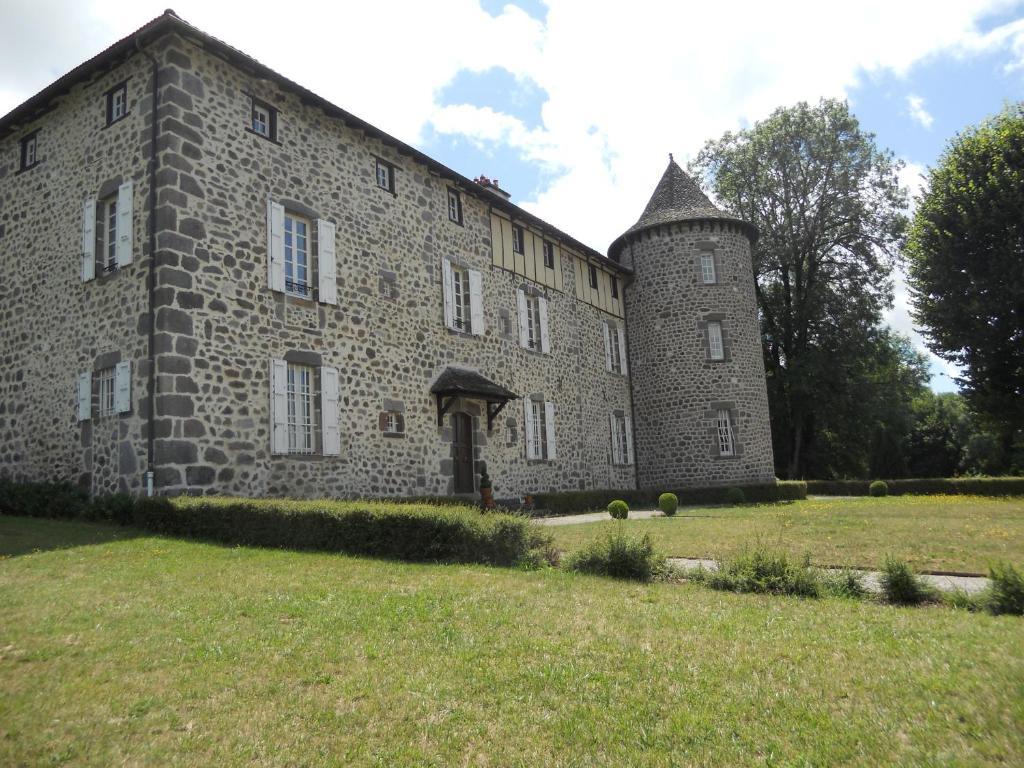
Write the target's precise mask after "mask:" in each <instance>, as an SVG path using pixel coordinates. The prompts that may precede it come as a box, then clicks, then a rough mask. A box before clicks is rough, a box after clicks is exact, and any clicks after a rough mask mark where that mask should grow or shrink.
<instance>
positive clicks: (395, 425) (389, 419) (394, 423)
mask: <svg viewBox="0 0 1024 768" xmlns="http://www.w3.org/2000/svg"><path fill="white" fill-rule="evenodd" d="M380 431H381V432H383V433H384V437H402V436H403V435H405V414H403V413H402V412H401V411H395V410H391V411H381V414H380Z"/></svg>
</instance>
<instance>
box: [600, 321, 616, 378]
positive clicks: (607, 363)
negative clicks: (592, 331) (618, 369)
mask: <svg viewBox="0 0 1024 768" xmlns="http://www.w3.org/2000/svg"><path fill="white" fill-rule="evenodd" d="M601 330H602V331H603V332H604V369H605V370H606V371H613V370H615V369H614V367H613V365H614V360H613V359H612V329H611V326H609V325H608V323H601Z"/></svg>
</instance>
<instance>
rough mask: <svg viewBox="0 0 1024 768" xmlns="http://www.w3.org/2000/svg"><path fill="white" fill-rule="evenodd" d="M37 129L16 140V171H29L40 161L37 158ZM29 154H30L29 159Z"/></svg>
mask: <svg viewBox="0 0 1024 768" xmlns="http://www.w3.org/2000/svg"><path fill="white" fill-rule="evenodd" d="M39 130H40V129H39V128H37V129H36V130H34V131H32V132H31V133H27V134H25V135H24V136H22V137H21V139H20V141H19V142H18V158H19V161H18V173H23V172H24V171H31V170H32V169H33V168H35V167H36V166H37V165H39V163H40V162H41V161H40V160H39ZM30 150H31V152H30ZM29 154H31V155H32V159H31V161H30V160H29Z"/></svg>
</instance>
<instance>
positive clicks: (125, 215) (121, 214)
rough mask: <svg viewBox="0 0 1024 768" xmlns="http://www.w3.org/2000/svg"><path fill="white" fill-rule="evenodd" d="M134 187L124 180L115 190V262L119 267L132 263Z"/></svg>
mask: <svg viewBox="0 0 1024 768" xmlns="http://www.w3.org/2000/svg"><path fill="white" fill-rule="evenodd" d="M134 190H135V187H134V186H133V185H132V182H130V181H126V182H125V183H124V184H122V185H121V186H120V187H118V190H117V226H116V237H117V242H116V246H115V262H116V264H117V266H118V267H119V268H123V267H127V266H128V265H129V264H131V263H132V258H133V256H134V250H135V249H134V243H133V230H134V227H133V226H132V222H133V220H134V204H135V192H134Z"/></svg>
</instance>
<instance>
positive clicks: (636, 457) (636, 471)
mask: <svg viewBox="0 0 1024 768" xmlns="http://www.w3.org/2000/svg"><path fill="white" fill-rule="evenodd" d="M630 247H632V246H630ZM633 264H634V265H635V264H636V262H635V261H634V262H633ZM634 269H635V266H634ZM630 283H632V281H630ZM627 287H632V285H628V286H627V284H626V281H625V280H623V281H622V324H623V325H624V326H626V341H627V344H626V365H628V366H629V377H628V383H629V410H630V411H632V413H633V420H632V422H631V424H630V426H631V427H632V432H633V482H634V484H635V485H636V489H637V490H638V491H639V490H640V451H639V450H637V449H638V448H639V445H638V444H637V442H636V421H637V414H636V401H635V400H634V399H633V376H634V374H635V373H636V368H634V367H633V356H632V352H633V345H632V344H629V343H628V341H629V318H628V317H626V288H627Z"/></svg>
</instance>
